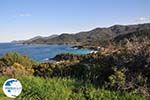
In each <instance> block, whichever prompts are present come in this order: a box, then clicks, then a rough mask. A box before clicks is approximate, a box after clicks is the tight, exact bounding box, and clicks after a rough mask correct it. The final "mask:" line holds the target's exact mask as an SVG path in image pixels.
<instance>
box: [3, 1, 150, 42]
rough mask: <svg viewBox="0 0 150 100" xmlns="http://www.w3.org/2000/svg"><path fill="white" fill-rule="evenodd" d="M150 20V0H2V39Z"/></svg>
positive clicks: (21, 38)
mask: <svg viewBox="0 0 150 100" xmlns="http://www.w3.org/2000/svg"><path fill="white" fill-rule="evenodd" d="M148 22H150V0H0V42H10V41H12V40H24V39H29V38H32V37H34V36H39V35H40V36H50V35H52V34H61V33H76V32H80V31H88V30H91V29H93V28H96V27H109V26H111V25H114V24H123V25H126V24H139V23H148Z"/></svg>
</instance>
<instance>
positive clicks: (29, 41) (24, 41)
mask: <svg viewBox="0 0 150 100" xmlns="http://www.w3.org/2000/svg"><path fill="white" fill-rule="evenodd" d="M57 36H58V35H51V36H48V37H42V36H36V37H33V38H31V39H28V40H19V41H12V42H13V43H23V44H31V43H32V42H34V41H35V42H38V41H40V40H41V41H44V40H46V39H51V38H54V37H57Z"/></svg>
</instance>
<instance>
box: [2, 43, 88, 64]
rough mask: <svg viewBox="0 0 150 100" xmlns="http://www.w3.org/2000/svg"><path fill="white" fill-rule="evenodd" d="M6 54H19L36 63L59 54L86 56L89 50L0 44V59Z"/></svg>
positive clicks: (57, 46)
mask: <svg viewBox="0 0 150 100" xmlns="http://www.w3.org/2000/svg"><path fill="white" fill-rule="evenodd" d="M7 52H19V53H21V54H25V55H27V56H29V57H30V58H32V59H33V60H36V61H44V60H46V59H48V58H53V57H54V56H56V55H57V54H61V53H73V54H87V53H90V52H91V50H87V49H73V48H71V46H70V45H43V44H42V45H39V44H35V45H23V44H14V43H0V57H2V56H3V55H4V54H5V53H7Z"/></svg>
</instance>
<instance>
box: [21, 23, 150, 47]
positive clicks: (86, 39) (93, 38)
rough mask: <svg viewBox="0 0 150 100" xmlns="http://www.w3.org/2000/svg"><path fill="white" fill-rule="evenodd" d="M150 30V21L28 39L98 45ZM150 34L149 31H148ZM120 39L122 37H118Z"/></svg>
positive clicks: (52, 42)
mask: <svg viewBox="0 0 150 100" xmlns="http://www.w3.org/2000/svg"><path fill="white" fill-rule="evenodd" d="M145 30H150V23H147V24H138V25H114V26H111V27H108V28H95V29H93V30H90V31H86V32H79V33H76V34H67V33H66V34H61V35H59V36H54V37H48V38H47V37H46V38H44V37H41V38H38V39H34V40H33V39H30V40H26V41H24V42H23V43H28V44H30V43H31V44H43V43H44V44H73V45H82V46H93V45H94V46H96V45H102V44H106V43H107V42H108V41H110V40H113V39H115V38H116V37H119V36H121V37H123V36H125V35H126V34H128V35H129V34H130V33H131V34H133V33H137V32H140V31H145ZM147 32H148V34H149V31H147ZM131 36H132V35H131ZM117 39H120V38H117Z"/></svg>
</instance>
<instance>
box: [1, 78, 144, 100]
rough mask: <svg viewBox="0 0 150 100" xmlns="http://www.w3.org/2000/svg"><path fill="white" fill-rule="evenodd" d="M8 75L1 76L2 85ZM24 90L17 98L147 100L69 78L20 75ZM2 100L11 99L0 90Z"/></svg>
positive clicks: (32, 99)
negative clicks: (97, 87)
mask: <svg viewBox="0 0 150 100" xmlns="http://www.w3.org/2000/svg"><path fill="white" fill-rule="evenodd" d="M7 78H8V77H0V86H1V87H2V84H3V82H4V81H5V80H6V79H7ZM18 79H19V80H20V82H21V83H22V85H23V91H22V93H21V95H20V96H18V97H17V98H16V100H145V99H146V98H145V97H142V96H138V95H135V94H132V93H127V92H123V93H121V92H115V91H110V90H104V89H96V88H95V87H94V86H93V85H91V84H84V83H82V82H79V81H77V80H74V79H68V78H48V79H44V78H40V77H33V76H30V77H20V78H18ZM0 100H10V99H9V98H7V97H5V95H4V94H3V92H2V91H0Z"/></svg>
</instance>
